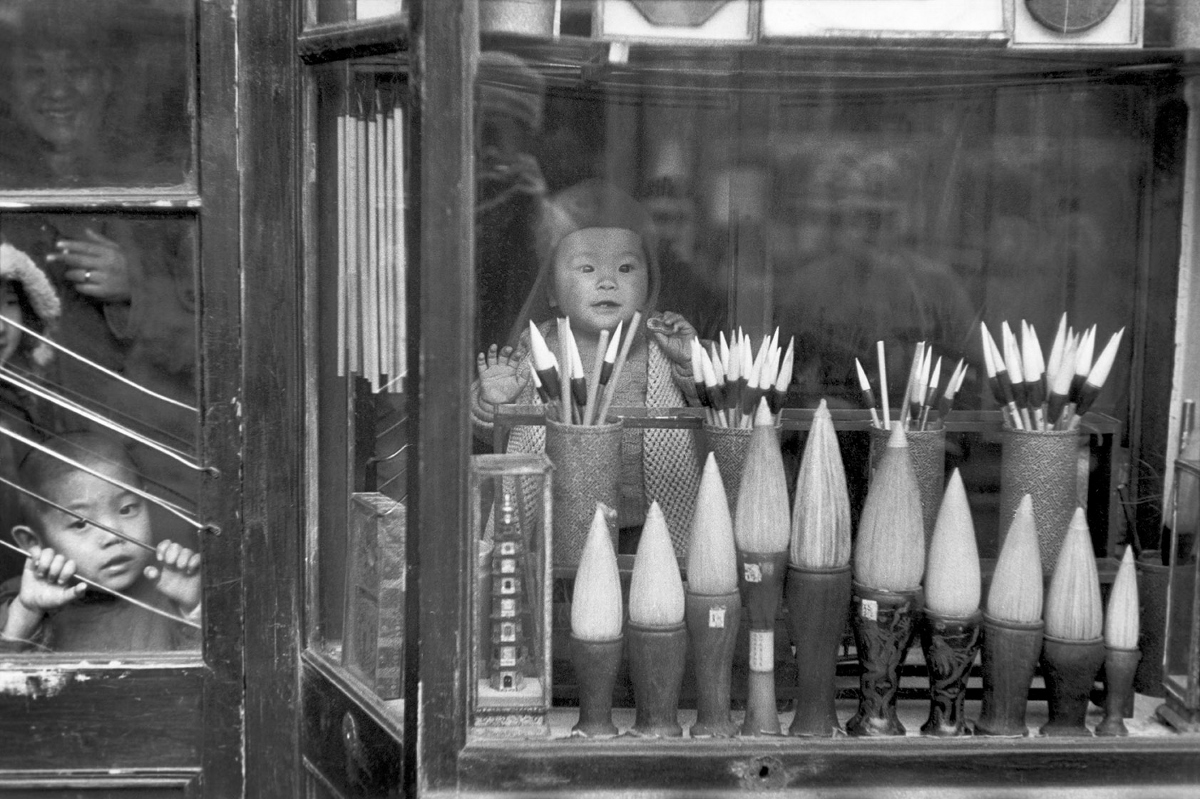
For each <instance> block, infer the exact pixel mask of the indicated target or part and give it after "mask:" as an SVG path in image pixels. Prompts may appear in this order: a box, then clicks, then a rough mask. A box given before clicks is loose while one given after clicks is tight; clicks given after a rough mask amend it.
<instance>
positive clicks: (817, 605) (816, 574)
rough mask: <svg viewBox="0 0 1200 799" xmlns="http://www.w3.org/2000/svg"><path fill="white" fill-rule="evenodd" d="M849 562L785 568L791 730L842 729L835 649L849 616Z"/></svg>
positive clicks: (821, 732) (820, 731)
mask: <svg viewBox="0 0 1200 799" xmlns="http://www.w3.org/2000/svg"><path fill="white" fill-rule="evenodd" d="M850 582H851V577H850V566H849V565H846V566H843V567H841V568H833V569H807V568H801V567H798V566H791V567H789V568H788V575H787V586H786V587H785V588H784V597H785V599H786V601H787V609H788V617H787V618H788V631H789V632H790V633H791V637H792V644H793V645H794V646H795V647H796V688H797V690H796V714H795V716H793V717H792V725H791V727H789V728H788V733H789V734H791V735H805V736H809V735H811V736H823V737H829V736H831V735H834V734H835V733H837V732H840V731H841V725H840V724H839V723H838V717H837V710H836V708H835V707H834V700H835V699H836V698H837V686H836V684H835V678H836V676H837V661H838V648H839V647H840V646H841V643H842V639H843V638H844V637H845V634H846V625H847V624H848V623H849V621H850Z"/></svg>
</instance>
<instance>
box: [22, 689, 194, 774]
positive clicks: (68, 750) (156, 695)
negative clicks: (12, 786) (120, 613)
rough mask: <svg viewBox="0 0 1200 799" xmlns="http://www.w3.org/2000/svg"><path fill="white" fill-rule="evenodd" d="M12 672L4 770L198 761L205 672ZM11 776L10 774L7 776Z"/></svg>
mask: <svg viewBox="0 0 1200 799" xmlns="http://www.w3.org/2000/svg"><path fill="white" fill-rule="evenodd" d="M20 676H21V672H20V671H16V670H9V671H6V672H5V674H4V692H3V693H0V741H4V746H2V747H0V770H9V769H11V770H29V769H50V770H57V769H63V768H64V767H70V768H72V769H149V768H195V767H196V766H197V765H198V764H199V763H200V752H201V746H202V740H203V735H204V724H203V719H202V715H201V706H202V702H201V689H202V684H203V678H204V672H203V671H202V670H201V669H196V668H192V669H188V670H186V671H179V670H170V669H157V668H155V669H100V668H92V669H80V668H74V669H69V670H68V669H51V668H46V667H42V668H38V667H31V668H29V669H28V670H27V671H25V672H24V677H25V679H24V685H23V686H20V685H18V681H19V679H20ZM5 776H7V775H5Z"/></svg>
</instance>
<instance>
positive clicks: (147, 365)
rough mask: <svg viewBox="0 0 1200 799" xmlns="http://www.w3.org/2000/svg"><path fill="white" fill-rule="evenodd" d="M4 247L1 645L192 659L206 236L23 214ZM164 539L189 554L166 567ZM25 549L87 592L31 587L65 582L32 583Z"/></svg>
mask: <svg viewBox="0 0 1200 799" xmlns="http://www.w3.org/2000/svg"><path fill="white" fill-rule="evenodd" d="M0 240H2V241H3V242H4V243H3V244H2V245H0V249H2V258H3V268H0V287H2V288H3V290H4V292H5V313H4V318H5V320H6V325H5V329H4V331H3V333H2V334H0V335H2V339H0V341H3V347H0V356H2V357H0V362H2V365H0V398H2V399H0V433H2V434H3V435H0V477H2V478H3V482H2V483H0V511H2V513H3V520H2V521H0V526H2V527H3V529H4V530H5V531H6V532H5V539H4V540H5V543H6V544H8V545H9V546H6V547H5V549H4V552H3V553H0V554H2V557H0V568H2V569H3V572H2V575H0V579H3V580H4V581H5V582H4V584H3V587H2V588H0V605H2V606H3V607H4V608H5V609H3V610H0V617H3V618H4V623H5V624H6V625H7V626H6V627H4V628H3V629H5V631H6V633H7V636H8V637H9V638H12V639H17V640H16V641H9V642H5V643H4V646H5V647H9V648H13V649H16V650H19V651H24V650H26V649H29V648H33V649H37V650H41V649H50V650H52V651H90V650H96V651H100V650H103V651H108V652H121V651H144V650H172V649H186V648H196V647H198V645H199V636H198V629H197V626H196V624H197V622H198V620H199V613H200V605H199V602H200V596H199V591H200V576H199V555H198V554H197V553H198V552H199V551H200V542H199V529H200V527H201V525H200V523H199V522H198V520H197V508H196V500H197V493H198V488H199V479H200V478H199V474H200V467H199V464H198V460H197V458H198V456H197V451H196V441H197V438H196V434H197V424H198V413H197V410H196V340H197V334H196V277H195V271H196V228H195V224H194V222H193V221H192V220H190V219H174V218H163V217H149V216H134V215H127V214H106V215H91V214H67V213H62V214H42V213H20V214H15V213H14V214H5V215H3V216H0ZM51 503H53V504H51ZM14 525H21V526H19V527H17V529H16V530H15V531H14V532H13V533H12V535H11V538H9V537H8V535H9V533H8V531H9V530H11V529H12V528H13V527H14ZM163 542H171V543H174V544H177V545H178V547H170V546H169V544H168V545H167V548H169V549H170V552H169V553H168V552H167V551H166V549H167V548H164V549H163V552H162V554H163V556H164V557H165V558H166V560H164V561H163V562H161V563H159V562H157V556H156V554H155V547H156V546H159V545H161V544H163ZM13 544H15V545H18V546H20V547H21V548H23V549H24V550H26V551H27V552H29V551H32V549H33V547H35V546H36V547H39V548H42V549H51V550H53V551H55V552H59V553H61V554H63V555H64V557H66V558H68V559H69V560H71V561H73V563H74V566H73V567H72V568H75V569H76V572H75V573H76V574H77V575H78V576H79V577H80V578H82V579H84V580H85V581H87V582H88V584H89V586H90V587H89V588H87V589H86V593H84V594H82V596H77V595H74V594H63V593H62V591H61V590H60V591H57V592H56V591H54V590H50V584H49V583H45V582H44V580H35V579H34V578H35V576H41V577H56V576H61V577H62V579H63V580H64V581H65V582H67V583H68V584H70V583H71V582H72V581H70V580H69V579H67V577H68V576H69V575H62V574H61V573H59V572H57V571H54V572H50V573H47V574H41V575H35V572H32V571H29V570H24V571H23V570H22V564H23V563H24V562H25V559H24V558H23V557H22V556H21V555H20V553H19V552H17V551H14V550H13V549H12V546H11V545H13ZM181 550H186V552H183V551H181ZM148 565H154V566H155V567H156V569H157V570H158V572H159V573H158V574H151V575H145V576H143V573H142V571H143V568H144V567H145V566H148ZM64 566H65V564H64ZM41 589H46V590H44V591H42V590H41ZM39 591H41V592H40V593H39ZM18 594H19V598H20V600H21V602H22V603H23V609H24V610H27V611H34V610H36V611H37V612H36V613H33V612H30V613H26V614H25V616H24V617H23V618H24V621H22V617H21V616H20V614H19V613H18V614H14V613H13V608H14V607H15V605H14V604H12V601H13V600H14V598H17V597H18ZM31 603H32V604H31ZM139 603H140V604H139ZM21 609H22V608H18V610H21Z"/></svg>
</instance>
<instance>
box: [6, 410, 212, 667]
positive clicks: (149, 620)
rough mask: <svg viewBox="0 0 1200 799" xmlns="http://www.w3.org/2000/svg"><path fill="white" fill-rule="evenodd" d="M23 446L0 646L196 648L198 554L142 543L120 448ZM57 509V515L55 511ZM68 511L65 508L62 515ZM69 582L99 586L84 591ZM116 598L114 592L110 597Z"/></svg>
mask: <svg viewBox="0 0 1200 799" xmlns="http://www.w3.org/2000/svg"><path fill="white" fill-rule="evenodd" d="M46 449H47V450H49V451H51V452H53V453H56V454H57V455H60V456H64V457H66V458H69V459H71V460H73V461H75V462H77V463H79V464H81V465H83V466H86V467H87V468H88V469H90V470H92V471H94V472H96V473H97V474H99V475H101V476H102V477H98V476H96V474H92V473H90V472H88V471H85V470H83V469H80V468H77V467H76V466H74V465H72V464H70V463H67V462H65V461H64V460H62V459H61V458H60V457H57V456H56V455H54V454H50V453H49V452H46V451H42V450H38V449H35V450H32V451H31V452H30V453H29V455H27V456H26V458H25V460H24V461H23V462H22V463H21V467H20V480H21V485H22V487H23V488H25V489H26V490H27V491H29V492H31V494H36V495H37V496H38V497H41V498H44V499H45V500H49V502H50V503H54V505H57V506H58V508H56V507H54V505H51V504H49V503H47V502H43V501H41V500H40V499H35V498H33V497H32V496H29V495H22V497H21V505H22V511H23V516H24V519H25V521H26V523H25V524H20V525H17V526H16V527H14V528H13V529H12V537H13V538H14V539H15V540H16V542H17V544H18V545H19V546H20V547H21V548H22V549H24V550H25V551H26V552H27V553H28V556H29V557H28V559H27V561H26V563H25V569H24V571H23V572H22V574H21V576H20V577H17V578H13V579H11V580H9V581H7V582H6V583H4V585H3V586H0V647H6V648H10V649H14V648H15V649H25V648H35V647H36V648H45V649H50V650H55V651H92V652H95V651H108V652H117V651H119V652H142V651H170V650H176V649H188V648H194V647H196V646H197V643H198V641H197V637H196V634H195V632H194V630H193V629H192V628H190V627H189V624H188V623H185V622H181V621H178V620H172V619H170V618H167V617H165V616H163V615H161V614H160V613H155V612H153V611H151V610H147V609H146V608H144V607H140V606H139V605H137V604H134V603H133V602H129V601H127V600H126V599H125V598H123V597H119V596H117V595H116V594H117V593H119V594H122V595H123V596H124V597H128V598H130V599H134V600H137V601H138V602H141V603H143V604H145V605H148V606H150V607H153V608H156V609H158V610H159V611H162V612H165V613H167V614H170V615H173V616H176V617H182V618H183V619H185V620H186V622H190V623H194V622H197V621H198V620H199V616H200V592H201V584H200V555H199V554H197V553H195V552H193V551H191V550H189V549H186V548H184V547H181V546H180V545H179V544H177V543H174V542H172V541H162V542H160V543H159V544H158V545H157V547H154V546H152V545H151V541H152V539H153V535H152V531H151V529H150V515H149V507H148V506H149V501H148V500H146V499H144V498H143V497H142V496H140V495H139V494H138V493H136V492H135V491H132V490H130V489H131V488H134V489H138V490H139V491H140V490H141V479H140V477H139V476H138V473H137V470H136V467H135V466H134V463H133V461H132V459H131V458H130V457H129V454H128V452H127V450H126V449H125V447H124V446H123V445H122V444H121V443H120V442H119V441H116V440H113V439H111V438H109V437H107V436H104V435H101V434H97V433H69V434H67V435H65V436H63V437H61V438H57V439H54V440H53V441H51V442H50V443H48V444H47V445H46ZM60 508H61V509H60ZM67 511H69V512H67ZM118 534H119V535H118ZM76 576H79V577H84V578H87V579H88V580H91V581H92V582H94V583H96V584H98V585H99V586H102V587H103V588H104V589H106V590H94V589H93V590H89V587H88V586H87V585H85V584H83V583H80V582H76V581H75V580H74V578H75V577H76ZM110 592H116V593H110Z"/></svg>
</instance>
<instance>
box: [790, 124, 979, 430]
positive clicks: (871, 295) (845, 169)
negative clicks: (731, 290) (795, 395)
mask: <svg viewBox="0 0 1200 799" xmlns="http://www.w3.org/2000/svg"><path fill="white" fill-rule="evenodd" d="M910 185H912V181H911V180H910V177H909V176H908V175H907V173H906V169H905V159H904V156H903V154H901V153H898V152H890V151H887V150H885V149H880V148H878V147H870V146H867V145H864V144H857V143H847V144H843V145H837V146H834V147H832V148H829V149H824V150H822V151H821V152H818V153H815V154H814V163H813V164H812V169H811V172H810V175H809V180H808V182H807V185H806V187H805V189H804V191H805V194H804V196H802V197H800V198H798V200H797V209H796V213H797V216H798V218H797V220H796V221H794V222H791V223H790V227H791V230H790V231H789V235H788V236H786V237H784V240H785V243H780V242H776V244H775V248H776V251H775V252H774V253H773V260H774V261H775V263H776V264H777V267H776V268H777V269H781V274H780V276H779V279H778V280H777V281H776V286H777V295H776V303H777V307H778V308H779V313H778V318H779V319H780V324H781V326H783V327H785V328H790V329H792V330H795V331H796V345H797V380H798V383H799V390H800V394H801V404H803V405H805V406H811V405H816V404H817V402H818V401H819V400H820V399H821V398H823V397H824V398H827V399H829V400H830V401H831V403H835V404H839V405H841V406H842V407H858V406H859V404H860V397H861V393H860V391H859V386H858V379H857V375H856V371H855V367H854V359H855V358H856V357H857V358H860V359H862V360H863V364H864V366H867V365H869V363H873V362H874V360H875V359H874V352H875V342H876V341H878V340H883V341H884V342H886V344H887V352H888V376H889V383H890V384H891V388H892V392H891V396H892V400H893V407H895V404H894V403H895V400H896V399H898V396H897V392H899V391H900V390H901V387H902V386H903V385H904V381H905V376H906V375H907V373H908V366H909V362H910V360H911V358H912V354H913V351H914V348H915V346H916V344H917V342H920V341H923V342H926V343H927V344H930V345H932V346H933V350H934V353H935V355H940V356H942V358H943V360H947V359H948V360H949V361H950V363H949V365H947V364H943V370H947V369H950V368H952V367H953V364H954V362H955V361H956V360H957V358H959V357H963V356H966V355H968V353H969V351H970V341H969V334H970V330H971V329H972V327H973V326H974V324H975V310H974V309H973V307H972V304H971V302H970V300H969V297H968V295H967V292H966V290H965V289H964V287H963V284H962V280H961V279H960V278H959V276H958V275H956V274H955V272H954V270H953V269H952V268H951V266H950V265H949V264H946V263H943V262H942V261H940V260H937V259H935V258H932V257H929V256H928V255H926V254H924V253H923V252H921V251H920V249H919V247H918V244H919V242H918V241H917V240H916V239H915V236H914V230H913V228H914V227H915V225H914V224H913V219H912V217H911V215H912V214H913V209H914V208H915V206H916V203H915V199H914V198H910V197H907V196H905V189H906V187H907V186H910ZM782 224H783V225H784V226H788V225H789V223H788V222H787V221H786V220H785V221H784V222H783V223H782ZM947 373H948V372H946V371H944V372H943V374H947Z"/></svg>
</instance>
